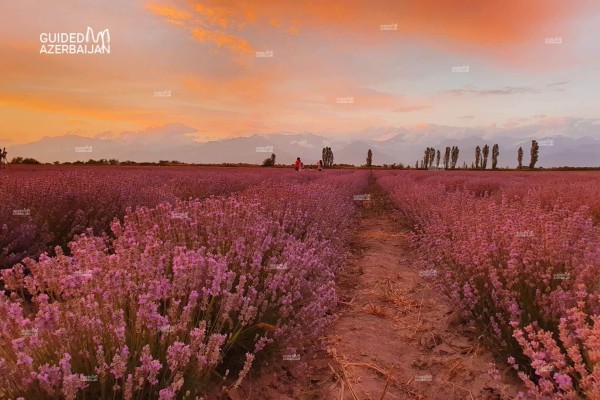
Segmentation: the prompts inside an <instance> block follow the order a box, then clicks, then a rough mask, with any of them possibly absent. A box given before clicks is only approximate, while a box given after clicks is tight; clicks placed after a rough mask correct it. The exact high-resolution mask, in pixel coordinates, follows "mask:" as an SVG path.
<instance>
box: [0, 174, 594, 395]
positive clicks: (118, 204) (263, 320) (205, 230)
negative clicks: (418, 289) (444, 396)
mask: <svg viewBox="0 0 600 400" xmlns="http://www.w3.org/2000/svg"><path fill="white" fill-rule="evenodd" d="M373 191H377V192H379V193H380V195H381V196H384V197H386V198H388V199H389V201H390V202H391V204H392V205H393V207H394V209H395V210H396V212H398V213H399V214H400V215H401V219H400V220H399V221H397V224H398V226H397V229H398V230H405V231H406V232H407V235H409V240H410V244H411V248H412V250H413V251H414V252H415V254H417V257H416V258H415V259H414V261H413V262H412V265H411V268H414V269H415V270H417V271H422V270H427V271H433V272H434V273H433V275H434V279H433V284H434V285H435V287H436V288H437V289H438V290H439V291H440V292H442V293H443V294H444V296H445V299H446V301H447V302H448V303H449V304H451V305H452V306H453V307H455V308H456V309H457V310H459V312H460V316H461V318H462V323H463V324H464V325H466V326H470V327H473V328H474V329H476V331H477V332H478V334H479V335H481V337H483V338H484V342H485V344H486V346H487V348H488V349H489V351H490V352H492V353H493V354H494V355H495V356H497V357H498V359H500V360H501V363H504V365H505V366H506V367H507V369H510V370H512V371H513V373H514V375H515V376H518V377H519V378H520V380H521V381H522V385H523V390H521V391H520V394H519V395H518V396H519V397H521V398H534V399H578V398H585V399H598V398H600V227H599V223H600V175H598V174H597V173H595V172H586V173H559V172H535V173H532V172H467V171H444V170H441V171H394V170H388V171H370V170H364V169H353V170H333V169H332V170H326V171H324V172H317V171H316V170H306V171H302V172H295V171H293V170H292V169H260V168H216V167H215V168H195V167H169V168H158V167H149V168H144V167H96V168H85V167H65V166H61V167H46V166H44V167H24V166H22V167H17V168H16V169H13V170H12V171H11V172H10V174H5V175H2V186H1V187H0V195H1V196H2V199H3V202H2V204H1V205H0V207H1V208H0V215H1V216H2V219H1V220H0V227H1V229H2V230H1V233H0V249H1V253H0V265H1V267H2V279H1V281H0V283H1V287H2V289H3V293H2V295H0V398H3V399H4V398H6V399H38V398H39V399H42V398H48V399H62V398H65V399H108V398H111V399H117V398H118V399H134V398H135V399H142V398H143V399H161V400H166V399H212V398H215V399H217V398H223V399H227V398H233V397H228V396H231V393H233V392H232V391H234V390H236V389H237V388H238V387H239V386H240V385H242V384H243V381H244V380H245V379H246V380H247V379H249V378H248V377H249V376H250V375H252V371H255V370H256V368H258V366H260V365H262V364H264V363H267V362H275V363H277V362H280V361H279V360H282V359H283V360H285V359H288V360H289V359H290V358H294V357H296V356H297V355H298V354H300V352H301V349H302V348H303V347H304V346H305V345H306V344H307V343H309V342H310V341H311V340H315V339H317V338H319V337H320V336H322V335H325V334H326V333H327V331H328V329H329V327H330V326H331V323H332V321H333V320H334V319H335V317H336V314H337V309H338V308H337V307H338V301H339V297H338V293H337V288H336V282H337V281H338V275H339V274H340V273H342V272H343V271H344V269H345V268H346V266H347V265H348V259H347V257H348V255H349V252H350V250H351V245H350V243H351V242H350V239H351V237H352V235H354V234H356V233H357V231H359V230H360V229H361V227H360V224H359V222H360V219H361V217H362V216H363V214H364V207H365V206H366V205H367V204H370V203H371V199H370V197H369V196H370V193H371V192H373ZM365 195H367V196H365ZM390 279H393V278H390ZM392 333H393V332H392ZM398 336H399V337H400V333H398ZM398 340H400V339H398ZM356 345H357V346H358V345H359V344H358V343H357V344H356ZM388 380H389V378H388ZM386 389H387V385H386ZM384 394H385V392H384ZM343 395H344V394H343V390H342V396H343ZM255 398H259V397H255ZM338 398H339V396H338ZM407 398H410V397H407ZM413 398H416V397H413ZM457 398H458V397H457Z"/></svg>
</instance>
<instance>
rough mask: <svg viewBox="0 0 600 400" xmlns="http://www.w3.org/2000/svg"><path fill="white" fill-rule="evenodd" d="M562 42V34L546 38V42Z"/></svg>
mask: <svg viewBox="0 0 600 400" xmlns="http://www.w3.org/2000/svg"><path fill="white" fill-rule="evenodd" d="M562 42H563V41H562V36H556V37H547V38H546V39H544V43H546V44H562Z"/></svg>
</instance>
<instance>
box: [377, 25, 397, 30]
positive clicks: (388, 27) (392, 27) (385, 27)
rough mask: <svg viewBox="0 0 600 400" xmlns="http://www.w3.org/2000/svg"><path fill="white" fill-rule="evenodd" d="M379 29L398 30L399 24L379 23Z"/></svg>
mask: <svg viewBox="0 0 600 400" xmlns="http://www.w3.org/2000/svg"><path fill="white" fill-rule="evenodd" d="M379 30H380V31H397V30H398V24H386V25H379Z"/></svg>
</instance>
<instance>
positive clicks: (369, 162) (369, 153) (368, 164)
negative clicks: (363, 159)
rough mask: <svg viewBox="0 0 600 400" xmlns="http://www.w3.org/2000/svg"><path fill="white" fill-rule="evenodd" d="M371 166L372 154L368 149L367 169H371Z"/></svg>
mask: <svg viewBox="0 0 600 400" xmlns="http://www.w3.org/2000/svg"><path fill="white" fill-rule="evenodd" d="M372 164H373V152H372V151H371V149H369V151H367V167H369V168H370V167H371V165H372Z"/></svg>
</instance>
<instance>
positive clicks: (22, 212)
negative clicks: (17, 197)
mask: <svg viewBox="0 0 600 400" xmlns="http://www.w3.org/2000/svg"><path fill="white" fill-rule="evenodd" d="M13 215H21V216H27V215H31V211H30V210H29V208H23V209H20V210H18V209H17V210H13Z"/></svg>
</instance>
